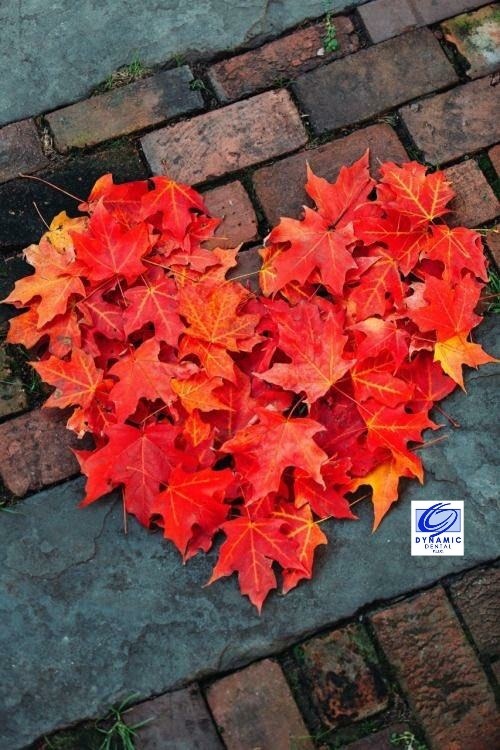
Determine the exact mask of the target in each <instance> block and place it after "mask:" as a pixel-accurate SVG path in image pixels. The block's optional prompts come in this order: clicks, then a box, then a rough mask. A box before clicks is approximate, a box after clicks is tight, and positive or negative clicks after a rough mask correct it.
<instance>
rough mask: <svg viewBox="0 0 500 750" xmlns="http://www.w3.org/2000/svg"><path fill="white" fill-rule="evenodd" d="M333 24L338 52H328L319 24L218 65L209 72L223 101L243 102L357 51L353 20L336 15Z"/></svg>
mask: <svg viewBox="0 0 500 750" xmlns="http://www.w3.org/2000/svg"><path fill="white" fill-rule="evenodd" d="M333 23H334V24H335V31H336V39H337V42H338V49H337V50H335V51H334V52H330V53H325V50H324V48H323V43H324V38H325V25H324V23H318V24H316V25H314V26H309V27H308V28H306V29H299V31H295V32H294V33H293V34H289V35H288V36H284V37H281V39H277V40H276V41H274V42H270V43H269V44H264V45H263V46H262V47H259V48H258V49H254V50H250V51H249V52H245V53H244V54H242V55H237V56H236V57H231V58H229V60H222V61H221V62H218V63H215V65H212V67H211V68H210V69H209V71H208V76H209V78H210V81H211V83H212V85H213V87H214V89H215V93H216V94H217V96H218V97H219V99H220V100H221V101H223V102H228V101H233V100H234V99H240V98H241V97H242V96H245V95H247V94H252V93H255V92H256V91H258V90H260V89H264V88H268V87H270V86H273V85H275V84H276V82H277V81H279V80H282V79H286V80H290V79H291V78H295V76H296V75H297V74H299V73H303V72H305V71H306V70H311V68H314V67H316V66H317V65H318V64H319V63H320V62H323V61H325V60H335V59H337V58H339V57H344V55H349V54H351V52H355V51H356V50H357V49H358V47H359V39H358V36H357V34H356V32H355V31H354V26H353V24H352V21H351V20H350V19H349V18H346V17H345V16H336V17H335V19H333ZM321 53H322V54H321Z"/></svg>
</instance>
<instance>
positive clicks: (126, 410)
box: [109, 339, 198, 421]
mask: <svg viewBox="0 0 500 750" xmlns="http://www.w3.org/2000/svg"><path fill="white" fill-rule="evenodd" d="M159 355H160V344H159V343H158V341H157V340H156V339H148V340H147V341H145V342H144V343H143V344H141V345H140V346H139V347H138V348H137V349H130V350H129V352H128V354H126V355H124V356H123V357H122V358H121V359H120V361H119V362H117V363H116V364H114V365H113V366H112V367H111V368H110V370H109V374H110V375H114V376H115V377H117V378H118V382H117V383H116V385H114V386H113V388H112V390H111V392H110V394H109V397H110V399H111V400H112V401H113V402H114V403H115V411H116V417H117V419H118V420H120V421H121V420H124V419H126V418H127V417H129V416H130V415H131V414H132V413H133V412H134V411H135V408H136V406H137V403H138V401H139V399H141V398H145V399H149V400H150V401H155V400H156V399H157V398H159V399H161V400H162V401H163V402H164V403H165V404H166V405H167V406H168V405H169V404H171V403H172V402H173V401H174V400H175V399H176V397H177V395H176V393H175V391H174V390H173V389H172V384H171V381H172V379H173V378H174V377H175V378H176V379H177V380H179V379H181V380H182V378H188V377H189V376H190V375H192V374H193V373H194V372H196V371H197V369H198V368H197V367H196V365H193V364H191V363H189V362H185V363H182V364H180V363H179V364H171V363H168V362H162V361H161V360H160V358H159Z"/></svg>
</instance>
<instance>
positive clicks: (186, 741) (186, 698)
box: [125, 685, 223, 750]
mask: <svg viewBox="0 0 500 750" xmlns="http://www.w3.org/2000/svg"><path fill="white" fill-rule="evenodd" d="M148 719H149V721H148ZM125 720H126V722H127V724H128V725H129V726H133V725H134V724H139V723H140V722H143V721H147V724H145V725H144V726H143V727H140V728H139V729H138V730H137V736H136V738H135V740H134V746H135V748H136V749H137V750H181V748H186V749H187V748H189V750H222V748H223V746H222V743H221V741H220V739H219V737H218V735H217V731H216V729H215V726H214V724H213V721H212V717H211V716H210V713H209V711H208V709H207V707H206V704H205V702H204V700H203V698H202V696H201V695H200V693H199V691H198V688H197V687H196V686H195V685H191V686H190V687H189V688H186V689H185V690H178V691H176V692H175V693H167V694H166V695H160V697H159V698H155V699H154V700H150V701H146V702H145V703H140V704H139V705H138V706H134V707H133V708H132V709H130V710H129V711H127V713H126V715H125Z"/></svg>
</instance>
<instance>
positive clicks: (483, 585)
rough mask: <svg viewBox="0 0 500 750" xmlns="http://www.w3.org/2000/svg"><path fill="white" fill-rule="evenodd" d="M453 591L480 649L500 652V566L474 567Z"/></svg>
mask: <svg viewBox="0 0 500 750" xmlns="http://www.w3.org/2000/svg"><path fill="white" fill-rule="evenodd" d="M450 592H451V596H452V599H453V602H454V604H455V606H456V607H457V609H458V610H459V611H460V614H461V615H462V617H463V618H464V621H465V623H466V625H467V627H468V629H469V631H470V634H471V635H472V638H473V639H474V643H475V644H476V646H477V648H478V650H479V651H480V653H481V654H485V655H486V656H490V657H491V656H500V569H499V568H490V569H489V570H472V571H471V572H470V573H466V574H465V575H464V576H462V577H461V578H460V579H459V580H458V581H457V582H456V583H454V584H452V585H451V586H450Z"/></svg>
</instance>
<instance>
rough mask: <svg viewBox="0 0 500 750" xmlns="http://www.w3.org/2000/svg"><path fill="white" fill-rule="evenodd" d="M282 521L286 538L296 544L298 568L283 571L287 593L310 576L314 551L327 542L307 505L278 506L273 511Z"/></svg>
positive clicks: (285, 591)
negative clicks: (299, 506) (297, 506)
mask: <svg viewBox="0 0 500 750" xmlns="http://www.w3.org/2000/svg"><path fill="white" fill-rule="evenodd" d="M273 518H277V519H278V520H281V521H282V522H283V523H284V527H283V530H284V532H285V534H286V535H287V537H288V539H291V540H292V541H294V542H295V543H296V544H297V547H298V549H297V552H296V556H297V560H298V562H299V563H300V568H297V567H294V568H287V569H285V570H284V571H283V593H284V594H286V593H288V592H289V591H290V590H291V589H293V588H295V586H296V585H297V584H298V583H299V582H300V581H302V580H303V579H308V578H312V573H313V561H314V553H315V551H316V549H317V547H319V546H320V545H322V544H328V539H327V538H326V536H325V534H324V533H323V531H322V530H321V528H320V526H319V524H318V523H317V522H316V521H315V520H314V519H313V516H312V513H311V508H310V507H309V505H307V504H306V505H303V506H302V507H301V508H296V507H294V505H293V504H291V503H286V504H283V505H281V506H279V508H278V510H277V511H275V512H274V513H273Z"/></svg>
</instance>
